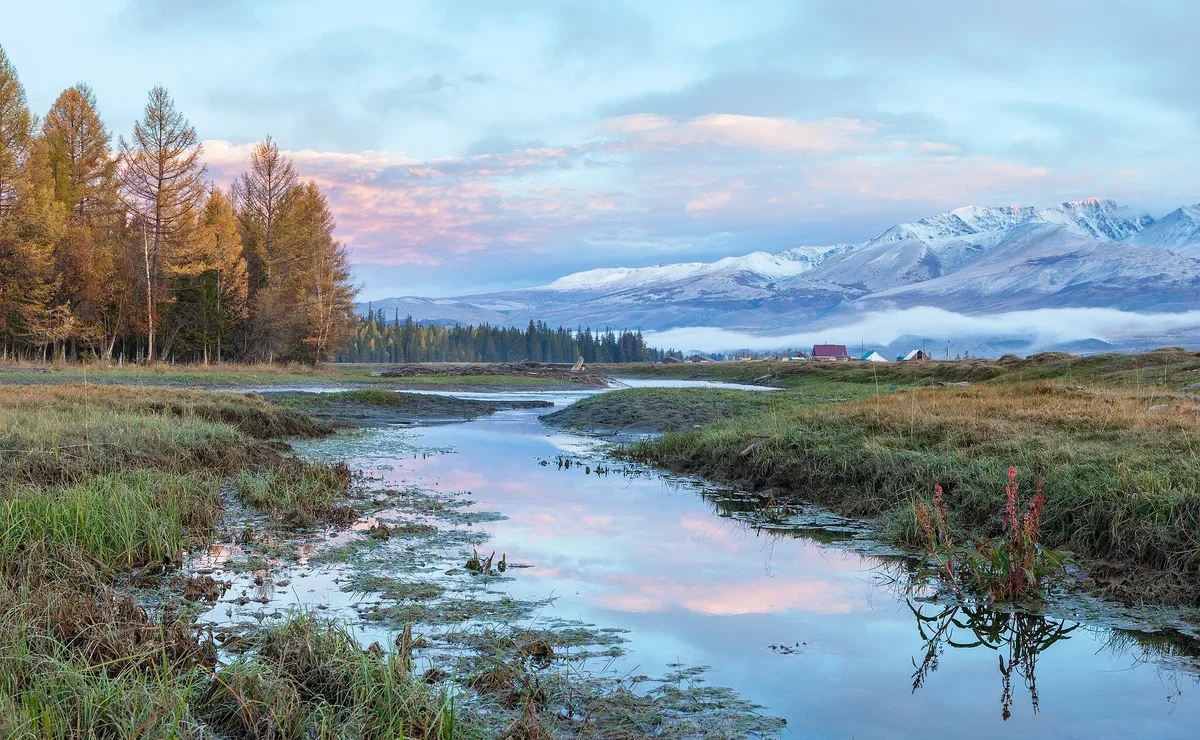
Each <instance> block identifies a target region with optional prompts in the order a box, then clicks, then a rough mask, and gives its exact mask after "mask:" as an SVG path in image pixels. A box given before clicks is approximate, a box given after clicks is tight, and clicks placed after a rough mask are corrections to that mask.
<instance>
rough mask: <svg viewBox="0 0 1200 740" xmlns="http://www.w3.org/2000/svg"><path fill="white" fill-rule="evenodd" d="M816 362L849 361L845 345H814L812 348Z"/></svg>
mask: <svg viewBox="0 0 1200 740" xmlns="http://www.w3.org/2000/svg"><path fill="white" fill-rule="evenodd" d="M812 358H813V359H814V360H834V361H836V360H849V359H850V355H849V354H847V353H846V345H844V344H814V345H813V348H812Z"/></svg>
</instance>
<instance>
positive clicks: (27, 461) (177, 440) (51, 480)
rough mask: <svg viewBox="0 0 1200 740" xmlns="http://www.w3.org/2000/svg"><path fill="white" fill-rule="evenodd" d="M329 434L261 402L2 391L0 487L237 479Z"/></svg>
mask: <svg viewBox="0 0 1200 740" xmlns="http://www.w3.org/2000/svg"><path fill="white" fill-rule="evenodd" d="M328 432H329V427H328V426H327V425H325V424H323V423H321V422H317V421H315V420H314V419H312V418H311V417H309V416H308V415H306V414H304V413H302V412H300V411H297V410H295V409H284V408H281V407H278V406H274V405H272V404H270V403H268V402H267V401H265V400H263V399H262V398H260V397H258V396H244V395H238V394H220V393H200V392H194V391H176V390H168V389H145V388H115V387H95V386H76V385H62V386H37V387H34V386H2V387H0V480H2V479H11V480H14V481H19V482H28V483H39V484H40V483H47V484H59V485H66V484H71V483H76V482H80V481H84V480H86V479H88V478H90V477H91V476H95V475H103V474H106V473H112V472H119V471H122V470H126V469H129V468H160V469H164V470H171V471H177V472H187V471H190V470H197V469H213V470H218V471H226V472H228V471H232V470H236V469H239V468H242V467H246V466H250V465H255V464H261V463H263V462H266V461H269V460H272V459H277V458H278V456H279V455H278V450H279V447H278V445H277V444H276V443H273V442H269V441H267V440H271V439H276V438H284V437H313V436H319V435H322V434H326V433H328Z"/></svg>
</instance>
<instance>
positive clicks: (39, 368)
mask: <svg viewBox="0 0 1200 740" xmlns="http://www.w3.org/2000/svg"><path fill="white" fill-rule="evenodd" d="M52 372H54V368H52V367H50V366H48V365H0V373H52Z"/></svg>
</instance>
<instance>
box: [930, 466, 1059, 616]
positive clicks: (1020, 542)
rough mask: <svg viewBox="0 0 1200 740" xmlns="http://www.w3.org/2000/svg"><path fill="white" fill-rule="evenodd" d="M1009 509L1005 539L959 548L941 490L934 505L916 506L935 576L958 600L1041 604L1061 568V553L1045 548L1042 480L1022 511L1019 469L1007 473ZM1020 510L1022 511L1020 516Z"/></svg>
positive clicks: (935, 494) (982, 540)
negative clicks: (1049, 582) (978, 598)
mask: <svg viewBox="0 0 1200 740" xmlns="http://www.w3.org/2000/svg"><path fill="white" fill-rule="evenodd" d="M1004 493H1005V499H1006V501H1005V503H1006V510H1005V516H1004V525H1003V534H1002V535H1001V536H999V537H996V538H991V537H983V538H980V539H978V540H976V541H975V542H968V543H961V544H960V543H957V542H955V540H954V538H953V537H952V535H951V533H950V527H949V523H948V517H947V511H946V499H945V494H944V492H943V490H942V487H941V485H940V484H939V485H936V486H934V489H933V504H932V505H930V504H927V503H925V502H923V501H918V502H916V504H915V509H916V515H917V524H918V526H919V527H920V529H921V534H922V535H923V537H924V545H925V549H926V550H927V552H928V553H929V556H930V558H931V559H932V560H933V562H934V563H935V566H934V567H933V569H932V570H933V571H934V573H935V574H936V575H937V576H938V577H939V578H941V579H942V580H944V581H946V583H948V584H949V585H950V587H951V588H953V589H954V591H955V593H956V594H958V595H959V596H960V597H962V596H965V595H966V594H967V592H970V593H971V594H973V595H977V596H983V597H985V598H986V599H987V600H989V601H991V602H1015V601H1021V600H1030V599H1034V600H1036V599H1040V598H1042V597H1043V596H1044V594H1045V586H1046V581H1047V578H1048V577H1049V576H1050V575H1052V574H1053V573H1055V572H1058V571H1060V570H1061V569H1062V566H1063V564H1064V562H1065V557H1064V555H1063V554H1060V553H1056V552H1054V551H1052V550H1049V549H1047V548H1045V547H1043V546H1042V545H1041V541H1040V538H1041V524H1042V512H1043V510H1044V509H1045V506H1046V497H1045V494H1044V493H1043V492H1042V481H1041V478H1039V479H1038V482H1037V490H1036V492H1035V493H1034V495H1033V497H1032V498H1031V499H1030V500H1029V503H1028V504H1026V505H1025V506H1024V507H1022V506H1021V501H1020V489H1019V486H1018V484H1017V469H1016V468H1014V467H1010V468H1009V469H1008V482H1007V484H1006V485H1005V487H1004ZM1022 508H1024V511H1023V512H1022V513H1020V514H1019V513H1018V512H1019V511H1020V510H1021V509H1022Z"/></svg>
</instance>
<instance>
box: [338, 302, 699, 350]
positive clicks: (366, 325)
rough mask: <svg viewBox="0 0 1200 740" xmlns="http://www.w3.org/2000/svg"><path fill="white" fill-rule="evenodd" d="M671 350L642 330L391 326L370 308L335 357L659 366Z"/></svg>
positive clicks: (540, 324) (408, 322) (397, 323)
mask: <svg viewBox="0 0 1200 740" xmlns="http://www.w3.org/2000/svg"><path fill="white" fill-rule="evenodd" d="M668 355H669V356H672V357H676V358H679V359H682V357H683V356H682V354H681V353H679V352H676V351H674V350H667V351H663V350H659V349H655V348H653V347H647V346H646V341H645V340H644V339H643V338H642V333H641V332H632V331H621V332H614V331H612V330H607V329H606V330H604V331H601V332H593V331H592V330H591V329H590V328H589V329H575V330H571V329H567V328H566V327H561V326H560V327H558V328H556V329H552V328H550V327H549V326H548V325H546V324H545V323H544V322H534V321H530V322H529V326H528V327H526V328H525V329H517V328H513V327H502V326H489V325H487V324H484V325H483V326H452V327H446V326H440V325H437V324H430V325H424V324H418V323H416V322H414V321H413V318H412V317H411V316H409V317H407V318H405V319H404V320H403V321H401V320H400V317H399V315H398V314H397V315H393V317H392V319H391V321H390V322H389V321H388V319H387V317H386V315H385V314H384V312H383V311H382V310H378V311H372V310H368V311H367V313H366V315H365V316H363V317H362V318H361V319H360V320H359V321H358V323H357V325H356V326H355V328H354V332H353V337H352V339H351V340H350V342H349V343H348V344H347V345H346V347H345V349H344V350H343V351H342V353H341V354H340V355H338V359H339V360H341V361H342V362H393V363H399V362H515V361H517V360H532V361H533V362H575V360H576V359H578V358H583V361H584V362H658V361H659V360H661V359H663V358H664V357H666V356H668Z"/></svg>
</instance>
